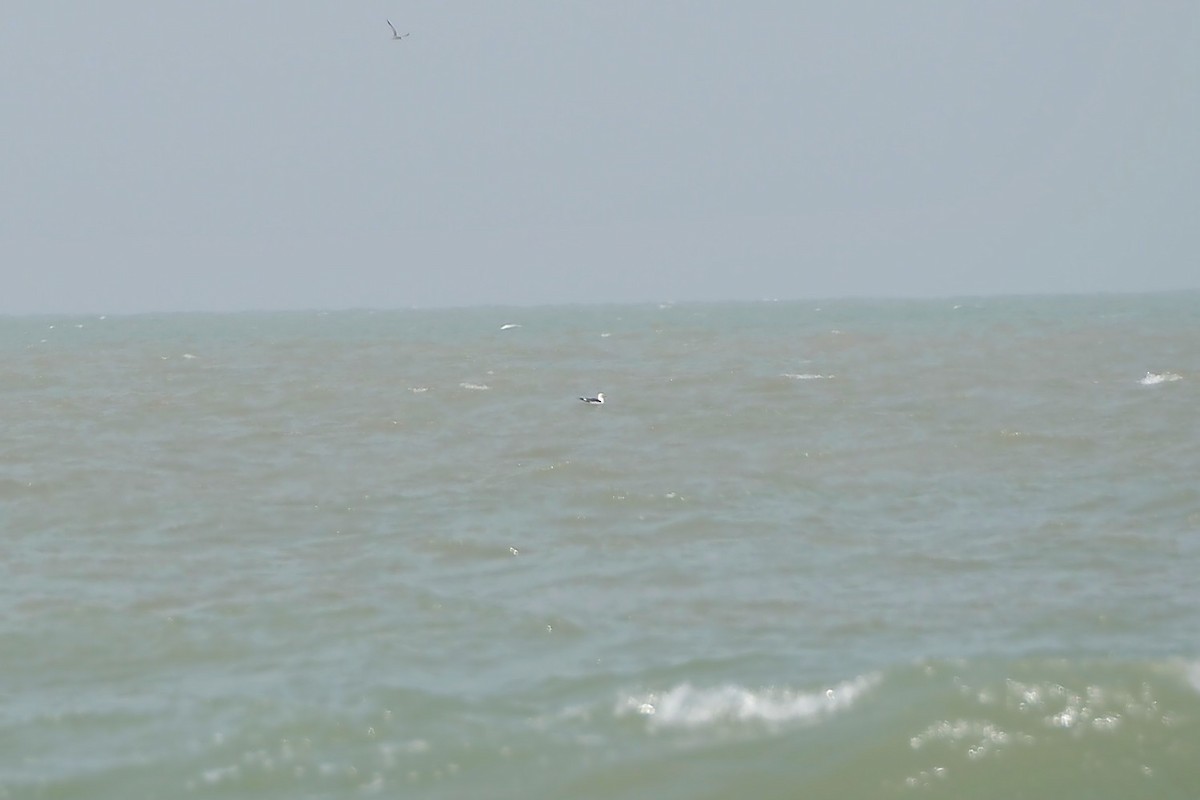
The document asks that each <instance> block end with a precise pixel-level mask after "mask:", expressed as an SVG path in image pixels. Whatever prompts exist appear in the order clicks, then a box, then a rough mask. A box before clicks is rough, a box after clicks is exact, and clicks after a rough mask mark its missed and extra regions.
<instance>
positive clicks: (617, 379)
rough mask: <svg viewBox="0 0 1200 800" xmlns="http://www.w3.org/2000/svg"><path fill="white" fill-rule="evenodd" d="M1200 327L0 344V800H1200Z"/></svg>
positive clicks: (1194, 317) (1101, 310)
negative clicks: (602, 399) (589, 399)
mask: <svg viewBox="0 0 1200 800" xmlns="http://www.w3.org/2000/svg"><path fill="white" fill-rule="evenodd" d="M1198 322H1200V295H1197V294H1195V293H1184V294H1169V295H1139V296H1133V295H1131V296H1091V297H1032V298H989V299H976V298H963V299H958V300H925V301H894V302H868V301H856V302H850V301H824V302H820V303H817V302H807V303H759V304H736V305H696V306H690V305H680V306H670V305H663V306H604V307H573V308H533V309H516V308H506V309H469V310H445V311H387V312H384V311H379V312H367V311H362V312H331V313H323V312H295V313H271V314H236V315H163V316H132V317H95V316H92V317H69V318H68V317H23V318H4V319H0V419H2V422H0V425H2V428H0V430H2V431H3V437H2V438H3V448H2V451H0V798H88V800H101V799H103V798H114V800H127V799H128V798H142V797H144V798H178V797H192V796H194V797H207V798H289V799H290V798H343V797H347V798H348V797H362V796H382V797H435V798H462V797H480V798H485V797H486V798H713V800H718V799H720V800H724V799H726V798H746V797H754V798H891V797H897V798H907V797H912V798H942V797H944V798H961V797H972V798H1019V797H1024V798H1043V797H1054V798H1056V800H1070V799H1071V798H1089V799H1095V798H1100V799H1103V798H1120V799H1121V800H1128V798H1139V797H1144V798H1195V797H1197V796H1200V766H1197V765H1198V764H1200V758H1198V757H1200V639H1198V633H1197V631H1200V613H1198V612H1197V608H1200V580H1198V579H1197V577H1196V575H1197V573H1198V572H1200V490H1197V488H1196V486H1197V482H1196V479H1195V476H1196V475H1197V474H1200V424H1198V422H1197V416H1196V409H1197V408H1200V395H1198V394H1197V391H1198V389H1197V387H1198V386H1200V324H1197V323H1198ZM600 391H602V392H604V393H605V395H606V398H607V402H606V403H605V404H603V405H587V404H584V403H581V402H579V400H578V399H577V398H578V397H579V396H580V395H589V396H590V395H593V394H595V393H596V392H600Z"/></svg>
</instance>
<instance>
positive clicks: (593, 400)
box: [579, 392, 604, 406]
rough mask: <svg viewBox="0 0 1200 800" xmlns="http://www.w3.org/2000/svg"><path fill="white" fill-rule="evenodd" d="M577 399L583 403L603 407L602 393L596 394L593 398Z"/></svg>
mask: <svg viewBox="0 0 1200 800" xmlns="http://www.w3.org/2000/svg"><path fill="white" fill-rule="evenodd" d="M579 399H580V400H582V401H583V402H585V403H592V404H593V405H597V406H602V405H604V392H596V396H595V397H581V398H579Z"/></svg>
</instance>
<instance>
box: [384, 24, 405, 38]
mask: <svg viewBox="0 0 1200 800" xmlns="http://www.w3.org/2000/svg"><path fill="white" fill-rule="evenodd" d="M387 24H388V27H389V28H391V29H392V38H393V39H403V38H404V37H405V36H408V34H407V33H400V32H398V31H397V30H396V26H395V25H393V24H392V21H391V20H390V19H389V20H388V21H387Z"/></svg>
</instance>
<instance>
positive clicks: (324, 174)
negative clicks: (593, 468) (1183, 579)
mask: <svg viewBox="0 0 1200 800" xmlns="http://www.w3.org/2000/svg"><path fill="white" fill-rule="evenodd" d="M386 18H391V20H392V21H393V22H394V23H395V24H396V25H397V27H398V28H400V30H401V31H409V32H411V36H409V37H408V38H406V39H403V40H401V41H398V42H397V41H392V40H391V31H390V30H389V29H388V27H387V24H386V22H385V19H386ZM0 73H2V75H3V77H2V79H0V114H2V115H3V117H2V118H3V136H2V137H0V203H2V208H0V211H2V214H0V262H2V266H0V270H2V273H3V278H2V279H0V313H31V312H32V313H36V312H112V313H122V312H134V311H171V310H238V309H277V308H315V307H319V308H346V307H375V308H393V307H407V306H413V305H416V306H450V305H475V304H541V303H577V302H601V301H603V302H607V301H645V300H677V301H686V300H720V299H758V298H784V299H786V298H804V297H831V296H843V295H869V296H930V295H953V294H988V293H997V292H1001V293H1043V292H1095V291H1147V290H1162V289H1173V288H1196V287H1200V145H1198V144H1197V142H1200V3H1196V2H1195V0H1180V1H1179V2H1171V1H1170V0H1163V1H1162V2H1157V1H1155V0H1149V1H1148V2H1140V1H1136V0H1129V1H1128V2H1107V1H1106V0H1081V1H1079V2H1075V1H1074V0H1053V1H1052V2H1020V1H1019V0H1011V1H1009V0H1005V1H1004V2H979V3H976V2H964V0H945V1H944V2H943V1H940V0H929V1H927V2H926V1H924V0H918V1H917V2H892V1H891V0H877V1H875V2H829V1H828V0H826V1H825V2H820V3H801V2H795V0H777V1H775V0H771V1H768V0H762V1H761V2H747V3H734V2H722V3H717V2H699V1H697V2H683V1H682V0H658V1H657V2H655V1H653V0H641V1H639V2H632V1H631V0H595V2H587V3H583V2H567V1H566V0H556V1H552V0H541V1H539V2H532V1H530V0H514V1H512V2H492V1H490V0H489V2H482V1H472V2H467V1H456V0H424V1H423V2H414V1H413V0H405V1H404V2H401V1H400V0H396V1H395V2H390V3H389V2H378V1H377V0H364V1H363V2H344V1H343V2H332V1H330V2H319V1H318V0H288V2H271V1H269V0H261V1H256V2H246V1H245V0H206V2H202V3H176V2H151V1H150V0H141V1H139V0H108V2H104V3H99V2H80V3H70V4H67V3H53V2H42V0H16V2H13V3H9V4H8V5H7V6H6V7H5V11H4V19H3V22H2V23H0Z"/></svg>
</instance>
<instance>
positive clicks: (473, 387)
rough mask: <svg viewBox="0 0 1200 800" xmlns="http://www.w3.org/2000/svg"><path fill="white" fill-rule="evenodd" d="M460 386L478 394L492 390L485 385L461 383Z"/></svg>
mask: <svg viewBox="0 0 1200 800" xmlns="http://www.w3.org/2000/svg"><path fill="white" fill-rule="evenodd" d="M459 386H461V387H462V388H464V389H471V390H473V391H476V392H486V391H487V390H488V389H491V388H492V387H490V386H488V385H486V384H483V383H460V384H459Z"/></svg>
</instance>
